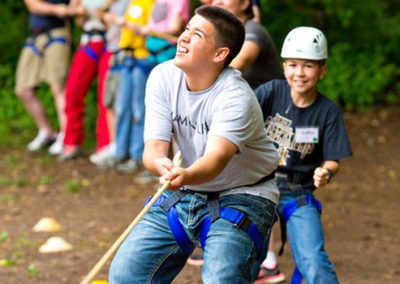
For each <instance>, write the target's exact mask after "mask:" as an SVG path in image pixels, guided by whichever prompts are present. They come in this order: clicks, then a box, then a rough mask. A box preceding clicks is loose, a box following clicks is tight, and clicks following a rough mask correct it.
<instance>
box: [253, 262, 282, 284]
mask: <svg viewBox="0 0 400 284" xmlns="http://www.w3.org/2000/svg"><path fill="white" fill-rule="evenodd" d="M285 279H286V277H285V274H283V273H282V272H280V271H279V268H278V265H277V266H275V268H274V269H269V268H266V267H264V266H261V267H260V272H259V273H258V277H257V279H256V281H254V284H268V283H282V282H283V281H285Z"/></svg>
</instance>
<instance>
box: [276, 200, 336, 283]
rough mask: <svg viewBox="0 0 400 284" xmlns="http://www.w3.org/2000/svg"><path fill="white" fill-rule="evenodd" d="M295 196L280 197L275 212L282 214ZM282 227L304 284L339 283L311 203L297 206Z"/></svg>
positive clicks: (315, 211) (319, 220)
mask: <svg viewBox="0 0 400 284" xmlns="http://www.w3.org/2000/svg"><path fill="white" fill-rule="evenodd" d="M296 197H297V195H295V194H283V195H281V197H280V199H279V206H278V210H279V212H282V210H283V208H284V206H285V204H286V203H287V202H289V201H290V200H293V199H295V198H296ZM286 227H287V236H288V240H289V244H290V250H291V253H292V257H293V260H294V263H295V264H296V266H297V268H298V269H299V271H300V272H301V274H302V275H303V277H304V279H305V281H306V283H307V284H316V283H321V284H330V283H339V281H338V279H337V276H336V273H335V270H334V266H333V264H332V263H331V262H330V260H329V258H328V254H327V252H326V251H325V248H324V235H323V230H322V223H321V219H320V213H319V212H318V210H317V208H316V207H315V206H313V205H311V204H306V205H303V206H300V207H299V208H297V210H296V211H294V212H293V214H292V215H291V216H290V218H289V220H288V221H287V223H286Z"/></svg>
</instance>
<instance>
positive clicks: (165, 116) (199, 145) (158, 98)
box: [144, 60, 279, 202]
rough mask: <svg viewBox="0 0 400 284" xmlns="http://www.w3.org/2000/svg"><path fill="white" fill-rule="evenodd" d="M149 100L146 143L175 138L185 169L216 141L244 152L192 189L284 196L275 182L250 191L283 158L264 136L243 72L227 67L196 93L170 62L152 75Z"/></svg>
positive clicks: (160, 65) (147, 100)
mask: <svg viewBox="0 0 400 284" xmlns="http://www.w3.org/2000/svg"><path fill="white" fill-rule="evenodd" d="M145 101H146V120H145V133H144V139H145V141H148V140H165V141H171V139H172V138H174V139H175V141H176V143H177V144H178V147H179V149H180V150H181V152H182V157H183V160H182V167H188V166H190V165H191V164H192V163H194V162H195V161H196V160H197V159H199V158H200V157H201V156H202V155H203V154H204V150H205V146H206V143H207V139H208V138H209V137H212V136H218V137H223V138H225V139H227V140H229V141H231V142H232V143H234V144H235V145H236V146H237V147H238V149H239V150H238V153H237V154H235V155H234V157H233V158H232V160H231V161H230V162H229V163H228V165H227V166H226V168H225V169H224V170H223V171H222V173H221V174H220V175H219V176H217V177H216V178H214V179H213V180H211V181H209V182H206V183H203V184H201V185H187V186H186V187H187V188H189V189H191V190H195V191H207V192H211V191H225V190H229V189H234V190H233V191H234V192H235V193H236V192H238V190H239V191H240V192H246V193H250V191H251V193H253V194H256V195H260V196H264V197H267V198H268V199H270V200H272V201H275V202H276V201H277V198H278V196H279V194H278V190H277V188H276V186H275V185H274V182H272V181H271V182H267V183H261V184H259V185H257V186H251V187H246V186H248V185H253V184H255V183H257V181H259V180H260V179H261V178H263V177H265V176H267V175H269V174H270V173H272V172H273V171H274V170H275V169H276V168H277V166H278V154H277V151H276V149H275V147H274V145H273V143H272V141H271V140H270V139H269V138H268V136H267V133H266V131H265V128H264V121H263V116H262V113H261V108H260V106H259V104H258V101H257V99H256V97H255V95H254V93H253V91H252V90H251V88H250V86H249V85H248V84H247V82H246V81H245V80H244V79H243V78H242V76H241V74H240V72H238V71H236V70H234V69H232V68H227V69H225V70H224V71H223V72H222V73H221V74H220V76H219V77H218V79H217V80H216V82H215V83H214V84H213V85H212V86H211V87H210V88H208V89H207V90H204V91H200V92H191V91H189V90H188V89H187V87H186V83H185V74H184V73H183V71H182V70H181V69H179V68H178V67H176V66H175V64H174V62H173V60H170V61H167V62H165V63H162V64H159V65H157V66H156V67H155V68H154V69H153V71H152V72H151V74H150V76H149V79H148V81H147V87H146V99H145ZM266 184H267V185H268V186H266Z"/></svg>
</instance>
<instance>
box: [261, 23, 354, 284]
mask: <svg viewBox="0 0 400 284" xmlns="http://www.w3.org/2000/svg"><path fill="white" fill-rule="evenodd" d="M327 50H328V48H327V41H326V38H325V36H324V34H323V33H322V32H321V31H320V30H318V29H316V28H312V27H297V28H295V29H293V30H292V31H291V32H290V33H289V34H288V35H287V36H286V39H285V41H284V44H283V48H282V52H281V57H282V58H284V62H283V68H284V74H285V77H286V80H273V81H270V82H267V83H265V84H263V85H261V86H260V87H258V88H257V89H256V90H255V93H256V96H257V99H258V101H259V103H260V105H261V108H262V111H263V115H264V119H265V127H266V129H267V132H268V135H269V136H270V137H271V138H272V139H273V140H274V142H275V145H276V146H277V148H278V152H279V157H280V163H279V164H280V165H279V167H278V170H277V172H276V178H277V184H278V187H279V191H280V194H281V196H280V200H279V206H278V210H279V213H280V215H281V221H283V222H285V224H284V225H286V227H283V229H285V228H286V230H287V235H288V239H289V244H290V249H291V252H292V257H293V260H294V262H295V264H296V268H295V271H294V273H293V276H292V282H291V283H301V280H302V278H304V279H305V280H306V282H307V283H308V284H312V283H324V284H326V283H338V279H337V276H336V273H335V270H334V266H333V264H332V263H331V262H330V260H329V258H328V255H327V252H326V251H325V249H324V238H323V230H322V224H321V220H320V213H321V204H320V203H319V201H318V200H317V199H316V198H315V197H314V194H313V192H314V190H315V189H317V188H320V187H323V186H325V185H326V184H327V183H329V182H330V180H331V178H332V177H333V176H334V175H335V174H336V173H337V172H338V171H339V160H340V159H342V158H345V157H349V156H351V155H352V150H351V146H350V143H349V139H348V136H347V133H346V129H345V125H344V122H343V118H342V114H341V111H340V109H339V107H338V106H337V105H336V104H335V103H334V102H332V101H330V100H329V99H328V98H327V97H325V96H324V95H322V94H321V93H320V92H319V91H318V90H317V83H318V81H319V80H321V79H322V78H323V77H324V76H325V73H326V70H327V67H326V59H327V58H328V51H327ZM262 269H263V268H262V266H261V272H260V274H259V275H260V276H262ZM260 278H261V277H260ZM260 278H259V279H258V280H257V281H256V283H263V282H262V280H261V279H260Z"/></svg>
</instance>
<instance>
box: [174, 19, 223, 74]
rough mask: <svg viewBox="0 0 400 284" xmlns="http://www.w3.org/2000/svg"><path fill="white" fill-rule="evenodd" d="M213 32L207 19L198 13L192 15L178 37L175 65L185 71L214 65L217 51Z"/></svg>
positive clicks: (212, 27)
mask: <svg viewBox="0 0 400 284" xmlns="http://www.w3.org/2000/svg"><path fill="white" fill-rule="evenodd" d="M214 32H215V31H214V26H213V25H212V24H211V23H210V22H209V21H207V20H206V19H205V18H203V17H201V16H199V15H195V16H193V18H192V19H191V20H190V22H189V23H188V24H187V26H186V28H185V30H184V32H183V33H182V34H181V35H180V36H179V38H178V47H177V52H176V56H175V65H176V66H178V67H179V68H181V69H182V70H184V71H186V72H187V71H190V70H198V71H200V69H207V68H210V67H211V66H212V65H214V64H215V59H216V55H217V53H218V49H217V48H216V46H215V40H214Z"/></svg>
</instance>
